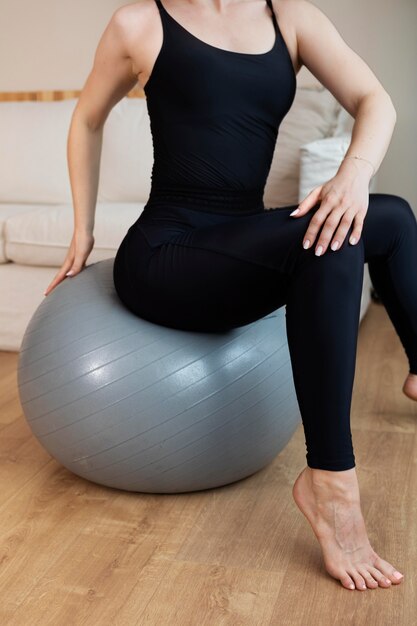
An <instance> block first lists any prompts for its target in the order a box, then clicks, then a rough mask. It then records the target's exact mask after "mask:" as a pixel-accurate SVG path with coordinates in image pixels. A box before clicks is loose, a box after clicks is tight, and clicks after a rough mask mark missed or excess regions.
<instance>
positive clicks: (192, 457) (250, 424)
mask: <svg viewBox="0 0 417 626" xmlns="http://www.w3.org/2000/svg"><path fill="white" fill-rule="evenodd" d="M268 395H270V394H268ZM291 395H292V393H290V394H288V396H286V397H285V398H284V399H287V398H288V397H290V396H291ZM284 399H283V400H284ZM280 404H281V403H280ZM278 406H279V405H278ZM240 415H241V414H239V415H238V416H237V417H240ZM263 415H264V414H260V416H258V417H262V416H263ZM234 419H236V416H235V417H234V418H233V420H231V421H234ZM229 423H230V421H227V422H223V423H222V425H224V424H229ZM222 425H221V426H222ZM221 426H218V427H217V428H215V429H213V430H211V431H209V433H210V434H211V433H212V432H214V431H215V430H218V428H220V427H221ZM249 427H253V421H249V422H248V423H247V424H244V425H243V426H242V427H241V428H239V429H238V430H237V431H236V433H239V432H241V431H242V430H245V429H246V428H249ZM205 438H206V436H204V437H200V438H198V439H196V440H193V441H191V442H189V443H187V444H186V445H185V446H183V447H181V448H176V449H175V451H173V452H170V453H169V454H166V455H165V456H163V457H159V458H158V459H156V460H153V461H151V462H150V463H147V464H146V465H142V466H140V467H137V468H135V469H134V470H130V471H128V472H124V473H123V474H119V475H117V474H116V475H114V474H113V475H112V478H115V479H118V478H124V477H126V476H129V474H134V473H137V472H138V471H142V470H144V469H146V468H148V467H151V466H152V465H156V464H157V463H160V462H161V461H164V460H165V459H168V458H169V457H170V456H172V455H173V454H174V455H176V454H177V453H178V452H179V451H182V450H185V449H186V448H188V447H189V446H193V445H194V444H195V443H196V441H200V439H205ZM164 441H165V440H164ZM155 445H157V444H155ZM151 447H153V446H151ZM211 448H213V446H209V447H208V448H205V449H204V450H203V451H201V452H199V453H198V454H195V455H194V456H191V457H188V458H187V459H185V460H183V461H181V463H177V464H176V465H173V466H171V467H169V468H167V469H165V470H163V471H162V472H159V474H158V476H161V475H162V474H165V473H166V472H171V471H172V470H175V469H177V468H178V467H181V465H184V464H186V463H189V462H190V461H194V459H197V458H198V457H199V456H202V455H204V454H207V452H208V451H209V450H210V449H211ZM226 453H228V454H230V448H229V449H228V450H227V451H226ZM129 458H132V457H126V459H129ZM126 459H123V460H122V461H119V462H118V463H121V462H124V461H125V460H126ZM76 461H78V459H76ZM118 463H111V464H110V465H108V466H104V467H103V466H102V467H94V468H93V469H94V472H96V471H97V470H103V469H106V468H107V467H111V465H116V464H118ZM87 471H88V470H87ZM128 484H129V483H128Z"/></svg>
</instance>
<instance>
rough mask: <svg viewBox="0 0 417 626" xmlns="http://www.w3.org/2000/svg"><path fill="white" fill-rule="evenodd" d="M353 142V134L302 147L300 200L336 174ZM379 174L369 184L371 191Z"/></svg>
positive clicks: (314, 142) (374, 187) (317, 141)
mask: <svg viewBox="0 0 417 626" xmlns="http://www.w3.org/2000/svg"><path fill="white" fill-rule="evenodd" d="M350 142H351V135H350V134H347V133H345V134H344V135H340V136H339V137H326V138H325V139H318V140H316V141H312V142H310V143H308V144H306V145H304V146H301V148H300V185H299V192H298V202H301V201H302V200H304V198H305V197H306V196H307V194H308V193H310V191H311V190H312V189H314V188H315V187H318V186H319V185H322V184H323V183H325V182H327V181H328V180H329V179H330V178H333V176H334V175H335V174H336V172H337V170H338V169H339V165H340V163H341V162H342V159H343V157H344V156H345V154H346V152H347V150H348V148H349V146H350ZM376 185H377V176H374V177H373V178H372V179H371V181H370V185H369V191H370V192H373V191H375V189H376Z"/></svg>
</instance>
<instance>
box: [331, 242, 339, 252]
mask: <svg viewBox="0 0 417 626" xmlns="http://www.w3.org/2000/svg"><path fill="white" fill-rule="evenodd" d="M338 247H339V242H338V241H335V242H334V243H332V245H331V249H332V250H337V249H338Z"/></svg>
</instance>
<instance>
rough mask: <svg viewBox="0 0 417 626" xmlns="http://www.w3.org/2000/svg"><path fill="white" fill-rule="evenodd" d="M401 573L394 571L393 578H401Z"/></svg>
mask: <svg viewBox="0 0 417 626" xmlns="http://www.w3.org/2000/svg"><path fill="white" fill-rule="evenodd" d="M402 577H403V575H402V574H400V572H394V578H396V579H397V580H400V578H402Z"/></svg>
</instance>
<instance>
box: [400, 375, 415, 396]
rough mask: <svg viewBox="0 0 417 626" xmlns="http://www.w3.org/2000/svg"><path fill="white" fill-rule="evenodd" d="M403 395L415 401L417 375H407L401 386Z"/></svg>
mask: <svg viewBox="0 0 417 626" xmlns="http://www.w3.org/2000/svg"><path fill="white" fill-rule="evenodd" d="M403 393H405V395H406V396H408V397H409V398H411V400H417V374H408V376H407V378H406V379H405V382H404V385H403Z"/></svg>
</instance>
